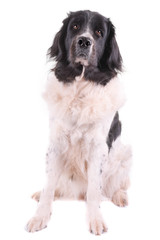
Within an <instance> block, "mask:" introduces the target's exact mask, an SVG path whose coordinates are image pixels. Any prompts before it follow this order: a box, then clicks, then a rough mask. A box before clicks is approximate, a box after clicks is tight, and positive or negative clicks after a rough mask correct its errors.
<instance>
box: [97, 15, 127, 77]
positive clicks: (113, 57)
mask: <svg viewBox="0 0 160 240" xmlns="http://www.w3.org/2000/svg"><path fill="white" fill-rule="evenodd" d="M106 24H107V29H108V33H107V38H106V43H105V50H104V53H103V56H102V58H101V60H100V66H101V68H102V70H103V71H107V72H108V75H110V76H111V78H112V77H114V76H116V75H117V73H118V72H120V71H122V57H121V54H120V51H119V47H118V44H117V41H116V38H115V27H114V26H113V24H112V23H111V21H110V20H109V19H107V22H106Z"/></svg>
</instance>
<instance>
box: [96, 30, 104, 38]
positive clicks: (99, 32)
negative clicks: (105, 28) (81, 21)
mask: <svg viewBox="0 0 160 240" xmlns="http://www.w3.org/2000/svg"><path fill="white" fill-rule="evenodd" d="M95 34H96V35H97V36H98V37H103V32H102V31H101V30H96V31H95Z"/></svg>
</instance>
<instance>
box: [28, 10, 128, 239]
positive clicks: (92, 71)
mask: <svg viewBox="0 0 160 240" xmlns="http://www.w3.org/2000/svg"><path fill="white" fill-rule="evenodd" d="M49 55H50V58H51V59H54V60H55V61H56V64H55V67H54V69H52V71H51V73H50V75H49V79H48V81H47V85H46V90H45V93H44V98H45V100H46V101H47V104H48V108H49V120H50V145H49V148H48V152H47V154H46V174H47V181H46V185H45V186H44V189H43V190H42V191H41V192H37V193H35V194H34V195H33V198H35V199H36V200H37V201H39V203H38V208H37V210H36V213H35V215H34V216H33V218H31V220H30V221H29V222H28V224H27V227H26V228H27V230H28V231H29V232H35V231H38V230H41V229H43V228H45V227H46V225H47V223H48V221H49V219H50V216H51V205H52V201H53V199H57V198H58V199H59V198H69V199H83V200H85V201H86V205H87V213H88V221H89V230H90V232H92V233H94V234H95V235H100V234H102V233H103V232H105V231H107V227H106V224H105V222H104V220H103V218H102V215H101V212H100V209H99V205H100V201H101V200H102V199H104V198H106V199H110V200H111V201H112V202H113V203H114V204H116V205H118V206H121V207H123V206H126V205H127V204H128V198H127V193H126V191H127V188H128V186H129V170H130V165H131V150H130V148H129V147H128V146H125V145H123V144H122V143H121V141H120V135H121V123H120V121H119V115H118V110H119V109H120V108H121V107H122V106H123V104H124V102H125V96H124V91H123V86H122V83H121V81H120V80H119V79H118V77H117V75H118V73H120V72H121V71H122V57H121V54H120V51H119V47H118V45H117V41H116V38H115V27H114V26H113V24H112V23H111V21H110V19H108V18H105V17H103V16H102V15H100V14H99V13H96V12H91V11H78V12H71V13H70V14H69V15H68V17H67V18H66V19H65V20H64V21H63V25H62V28H61V29H60V31H59V32H58V33H57V34H56V36H55V38H54V41H53V45H52V46H51V48H50V49H49Z"/></svg>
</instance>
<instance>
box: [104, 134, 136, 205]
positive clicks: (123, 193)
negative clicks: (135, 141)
mask: <svg viewBox="0 0 160 240" xmlns="http://www.w3.org/2000/svg"><path fill="white" fill-rule="evenodd" d="M131 155H132V153H131V148H130V146H128V145H123V144H122V143H121V141H120V137H119V138H118V139H117V140H116V141H115V142H113V144H112V147H111V149H110V152H109V158H108V160H107V161H106V162H105V164H104V167H103V173H102V188H103V194H104V195H105V197H107V198H108V199H110V200H111V201H112V202H113V203H114V204H115V205H117V206H120V207H124V206H126V205H128V197H127V189H128V187H129V185H130V181H129V172H130V167H131Z"/></svg>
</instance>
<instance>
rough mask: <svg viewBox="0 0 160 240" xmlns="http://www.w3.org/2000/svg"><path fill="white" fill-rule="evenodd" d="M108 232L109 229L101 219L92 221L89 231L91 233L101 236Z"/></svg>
mask: <svg viewBox="0 0 160 240" xmlns="http://www.w3.org/2000/svg"><path fill="white" fill-rule="evenodd" d="M107 230H108V228H107V226H106V224H105V223H104V221H103V219H102V218H101V217H100V218H99V217H98V218H93V219H90V221H89V231H90V232H91V233H93V234H95V235H101V234H102V233H104V232H107Z"/></svg>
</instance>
